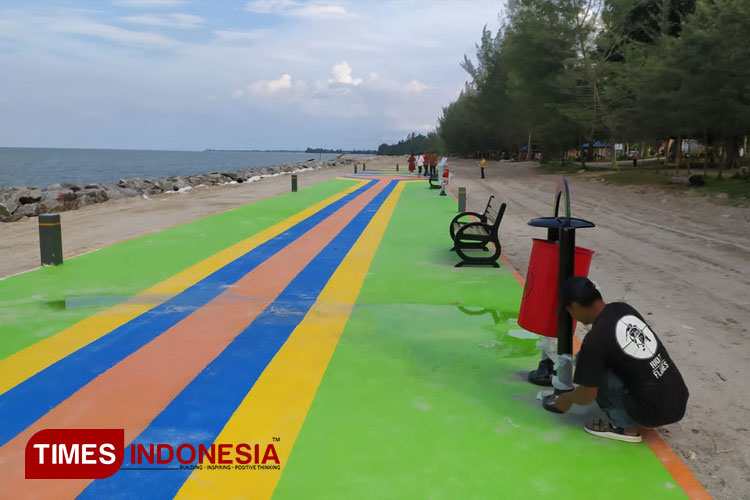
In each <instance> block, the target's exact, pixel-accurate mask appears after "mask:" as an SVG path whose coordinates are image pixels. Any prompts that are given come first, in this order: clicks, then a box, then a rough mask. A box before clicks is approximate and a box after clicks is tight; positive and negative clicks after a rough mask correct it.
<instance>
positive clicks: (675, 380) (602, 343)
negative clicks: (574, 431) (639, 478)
mask: <svg viewBox="0 0 750 500" xmlns="http://www.w3.org/2000/svg"><path fill="white" fill-rule="evenodd" d="M560 307H564V308H565V309H566V310H567V311H568V312H569V313H570V315H571V316H572V317H573V318H574V319H576V320H577V321H580V322H581V323H583V324H585V325H591V324H593V326H592V328H591V330H590V331H589V332H588V333H587V334H586V337H585V338H584V339H583V342H582V344H581V350H580V351H579V353H578V360H577V363H576V370H575V376H574V377H573V382H575V383H576V384H577V385H578V386H577V387H576V388H575V389H574V390H572V391H570V392H564V393H562V394H551V395H549V396H547V397H545V398H544V399H543V406H544V408H545V409H547V410H549V411H552V412H555V413H564V412H566V411H568V410H569V409H570V407H571V406H572V405H574V404H579V405H587V404H589V403H592V402H594V401H596V403H597V404H598V405H599V408H600V409H601V410H602V412H603V413H604V414H605V415H606V416H607V418H608V420H609V422H605V421H603V420H596V421H594V422H591V423H589V424H587V425H586V426H585V427H584V429H585V430H586V432H588V433H590V434H593V435H595V436H599V437H603V438H609V439H616V440H619V441H626V442H632V443H637V442H640V441H641V440H642V438H641V433H640V428H643V427H659V426H661V425H666V424H671V423H674V422H677V421H678V420H680V419H681V418H682V417H683V416H684V415H685V407H686V405H687V400H688V389H687V386H686V385H685V382H684V381H683V379H682V375H680V372H679V370H678V369H677V365H675V363H674V361H672V359H671V358H670V357H669V354H668V353H667V350H666V349H665V347H664V344H662V343H661V342H660V341H659V338H658V337H657V336H656V334H655V333H654V332H653V330H651V328H650V327H649V326H648V325H647V324H646V322H645V321H644V320H643V317H642V316H641V315H640V314H639V313H638V311H636V310H635V309H633V308H632V307H631V306H629V305H627V304H625V303H622V302H613V303H611V304H607V303H605V302H604V301H603V300H602V296H601V294H600V293H599V290H597V288H596V286H595V285H594V283H592V282H591V281H590V280H588V279H587V278H582V277H579V276H575V277H572V278H570V279H568V280H567V281H566V282H565V283H564V284H563V287H562V291H561V304H560Z"/></svg>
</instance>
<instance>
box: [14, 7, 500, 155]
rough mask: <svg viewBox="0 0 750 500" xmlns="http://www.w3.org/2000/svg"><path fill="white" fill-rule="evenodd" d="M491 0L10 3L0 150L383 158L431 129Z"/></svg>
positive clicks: (494, 18) (493, 13) (459, 81)
mask: <svg viewBox="0 0 750 500" xmlns="http://www.w3.org/2000/svg"><path fill="white" fill-rule="evenodd" d="M501 10H502V2H501V1H498V0H493V1H488V0H434V1H424V0H419V1H417V0H415V1H410V0H403V1H392V0H381V1H376V0H363V1H347V0H314V1H305V0H252V1H248V0H244V1H242V0H239V1H234V0H215V1H198V0H99V1H93V0H89V1H73V0H58V1H34V0H3V1H2V3H0V68H2V69H1V70H0V146H19V147H91V148H126V149H181V150H202V149H204V148H222V149H245V148H259V149H267V148H268V149H274V148H289V149H301V148H305V147H307V146H311V147H318V146H322V147H342V148H375V147H377V146H378V145H379V144H380V143H382V142H389V143H390V142H395V141H397V140H399V139H402V138H403V137H405V136H406V134H407V133H409V132H412V131H416V132H426V131H428V130H431V129H434V127H435V126H436V124H437V119H438V117H439V116H440V113H441V107H442V106H445V105H447V104H448V103H449V102H450V101H451V100H453V99H455V98H456V97H457V96H458V94H459V92H460V90H461V89H462V88H463V84H464V82H465V81H466V78H467V75H466V73H465V72H464V71H463V70H462V69H461V68H460V67H459V63H460V61H461V60H462V59H463V55H464V54H469V55H473V54H474V45H475V43H476V42H477V41H478V40H479V37H480V35H481V30H482V27H483V26H484V25H485V24H486V25H488V27H489V28H490V29H492V30H493V31H494V30H496V29H497V27H498V25H499V21H498V13H499V12H500V11H501Z"/></svg>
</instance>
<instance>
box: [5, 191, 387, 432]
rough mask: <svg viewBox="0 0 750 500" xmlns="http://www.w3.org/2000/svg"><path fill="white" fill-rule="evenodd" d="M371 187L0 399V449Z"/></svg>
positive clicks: (288, 231)
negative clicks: (95, 379) (101, 375)
mask: <svg viewBox="0 0 750 500" xmlns="http://www.w3.org/2000/svg"><path fill="white" fill-rule="evenodd" d="M375 182H376V181H372V182H369V183H368V184H365V185H364V186H362V187H361V188H359V189H357V190H356V191H353V192H352V193H350V194H348V195H346V196H344V197H342V198H341V199H339V200H337V201H335V202H334V203H331V204H330V205H328V206H327V207H325V208H323V209H322V210H320V211H319V212H317V213H315V214H313V215H311V216H310V217H308V218H306V219H305V220H303V221H300V222H299V223H297V224H295V225H294V226H292V227H291V228H289V229H287V230H286V231H284V232H283V233H281V234H279V235H278V236H276V237H274V238H272V239H270V240H268V241H267V242H265V243H263V244H262V245H259V246H257V247H256V248H254V249H253V250H251V251H249V252H248V253H246V254H245V255H243V256H242V257H239V258H237V259H235V260H234V261H232V262H230V263H229V264H227V265H226V266H224V267H222V268H221V269H218V270H217V271H215V272H213V273H212V274H211V275H209V276H207V277H205V278H204V279H202V280H201V281H199V282H198V283H196V284H195V285H192V286H191V287H189V288H187V289H186V290H184V291H183V292H181V293H180V294H178V295H176V296H174V297H173V298H171V299H169V300H168V301H166V302H164V303H163V304H161V305H159V306H157V307H155V308H153V309H151V310H149V311H147V312H145V313H143V314H141V315H140V316H138V317H136V318H133V319H132V320H131V321H129V322H128V323H125V324H124V325H122V326H120V327H118V328H116V329H114V330H112V331H111V332H110V333H108V334H106V335H104V336H103V337H101V338H99V339H97V340H95V341H94V342H91V343H90V344H88V345H86V346H84V347H82V348H80V349H79V350H77V351H75V352H74V353H72V354H70V355H68V356H66V357H65V358H63V359H61V360H59V361H57V362H56V363H54V364H52V365H50V366H48V367H47V368H45V369H44V370H42V371H40V372H39V373H37V374H35V375H33V376H32V377H30V378H28V379H26V380H25V381H24V382H22V383H20V384H19V385H17V386H16V387H14V388H12V389H10V390H8V391H6V392H5V393H4V394H2V395H0V446H2V445H4V444H5V443H7V442H8V441H10V440H11V439H13V438H14V437H15V436H16V435H18V434H19V433H20V432H21V431H23V430H24V429H25V428H27V427H28V426H29V425H31V424H32V423H33V422H35V421H36V420H38V419H39V418H40V417H41V416H42V415H44V414H45V413H47V412H48V411H50V410H51V409H52V408H54V407H55V406H57V405H58V404H60V403H61V402H62V401H64V400H65V399H67V398H68V397H70V395H72V394H73V393H75V392H76V391H77V390H79V389H80V388H81V387H83V386H84V385H86V384H88V383H89V382H90V381H91V380H93V379H94V378H96V377H97V376H98V375H99V374H101V373H103V372H104V371H106V370H108V369H109V368H111V367H112V366H114V365H115V364H117V363H119V362H120V361H121V360H123V359H125V358H126V357H127V356H129V355H130V354H132V353H133V352H135V351H137V350H138V349H140V348H141V347H142V346H144V345H145V344H147V343H148V342H150V341H151V340H153V339H154V338H156V337H158V336H159V335H161V334H162V333H164V332H165V331H166V330H168V329H169V328H171V327H172V326H174V325H175V324H177V323H179V322H180V321H182V320H183V319H184V318H185V317H187V316H188V315H189V314H191V313H192V312H193V311H195V310H196V309H199V308H200V307H202V306H203V305H205V304H206V303H207V302H209V301H211V300H212V299H214V298H215V297H216V296H218V295H219V294H220V293H221V292H223V291H224V290H225V289H226V287H227V285H231V284H233V283H236V282H237V281H239V279H240V278H242V277H243V276H245V275H246V274H247V273H249V272H250V271H252V270H253V269H255V267H257V266H258V265H259V264H261V263H263V262H265V261H266V260H267V259H268V258H270V257H272V256H273V255H274V254H276V253H277V252H279V251H280V250H281V249H283V248H284V247H285V246H287V245H289V244H290V243H292V242H293V241H294V240H296V239H297V238H299V237H300V236H302V235H303V234H304V233H306V232H307V231H309V230H310V229H312V228H313V227H314V226H315V225H317V224H319V223H320V222H322V221H323V220H325V219H326V218H327V217H329V216H330V215H331V214H333V213H334V212H335V211H336V210H338V209H340V208H341V207H343V206H344V205H346V204H347V203H349V202H350V201H352V200H353V199H354V198H356V197H358V196H359V195H361V194H363V193H364V192H365V191H367V190H368V189H370V188H371V187H373V186H374V185H375Z"/></svg>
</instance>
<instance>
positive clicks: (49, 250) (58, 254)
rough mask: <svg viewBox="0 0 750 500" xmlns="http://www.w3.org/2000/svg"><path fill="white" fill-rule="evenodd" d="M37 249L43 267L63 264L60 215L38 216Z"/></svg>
mask: <svg viewBox="0 0 750 500" xmlns="http://www.w3.org/2000/svg"><path fill="white" fill-rule="evenodd" d="M39 249H40V251H41V254H42V265H43V266H59V265H60V264H62V263H63V252H62V227H61V226H60V214H42V215H40V216H39Z"/></svg>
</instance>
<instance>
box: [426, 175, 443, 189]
mask: <svg viewBox="0 0 750 500" xmlns="http://www.w3.org/2000/svg"><path fill="white" fill-rule="evenodd" d="M428 180H429V181H430V189H440V179H439V178H438V176H437V174H435V175H430V178H429V179H428Z"/></svg>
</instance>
